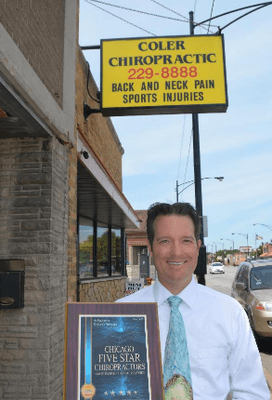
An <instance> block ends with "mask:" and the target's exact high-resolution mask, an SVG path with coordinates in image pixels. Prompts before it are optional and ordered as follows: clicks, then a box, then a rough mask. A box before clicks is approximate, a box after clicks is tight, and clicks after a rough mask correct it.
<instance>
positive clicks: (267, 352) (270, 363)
mask: <svg viewBox="0 0 272 400" xmlns="http://www.w3.org/2000/svg"><path fill="white" fill-rule="evenodd" d="M207 269H208V271H207V272H208V273H207V275H206V286H209V287H211V288H213V289H215V290H218V291H219V292H222V293H225V294H227V295H229V296H230V295H231V285H232V282H233V279H234V275H235V273H236V271H237V267H226V268H225V274H210V273H209V266H208V267H207ZM256 341H257V344H258V348H259V351H260V353H261V358H262V362H263V366H264V369H265V371H267V372H268V374H269V375H270V377H269V378H271V377H272V338H271V339H261V338H256ZM269 383H270V380H269ZM271 389H272V388H271Z"/></svg>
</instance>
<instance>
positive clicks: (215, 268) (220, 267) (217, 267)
mask: <svg viewBox="0 0 272 400" xmlns="http://www.w3.org/2000/svg"><path fill="white" fill-rule="evenodd" d="M224 273H225V266H224V264H222V263H221V262H219V261H215V262H213V263H211V266H210V274H224Z"/></svg>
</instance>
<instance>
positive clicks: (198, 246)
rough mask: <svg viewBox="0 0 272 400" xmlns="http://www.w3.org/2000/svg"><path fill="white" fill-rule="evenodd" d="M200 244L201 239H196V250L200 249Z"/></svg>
mask: <svg viewBox="0 0 272 400" xmlns="http://www.w3.org/2000/svg"><path fill="white" fill-rule="evenodd" d="M200 246H201V240H200V239H198V241H197V248H198V250H199V249H200Z"/></svg>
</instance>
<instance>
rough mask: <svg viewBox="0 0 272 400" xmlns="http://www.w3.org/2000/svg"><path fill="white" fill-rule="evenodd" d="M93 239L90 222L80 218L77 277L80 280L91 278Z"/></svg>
mask: <svg viewBox="0 0 272 400" xmlns="http://www.w3.org/2000/svg"><path fill="white" fill-rule="evenodd" d="M93 238H94V229H93V225H92V221H91V220H84V219H83V218H80V225H79V276H80V278H81V279H86V278H92V277H93V267H94V262H93Z"/></svg>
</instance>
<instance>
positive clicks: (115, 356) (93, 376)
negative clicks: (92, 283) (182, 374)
mask: <svg viewBox="0 0 272 400" xmlns="http://www.w3.org/2000/svg"><path fill="white" fill-rule="evenodd" d="M64 366H65V371H64V400H85V399H94V400H121V399H122V400H163V398H164V397H163V396H164V395H163V379H162V367H161V354H160V341H159V324H158V313H157V304H156V303H67V304H66V329H65V362H64Z"/></svg>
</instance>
